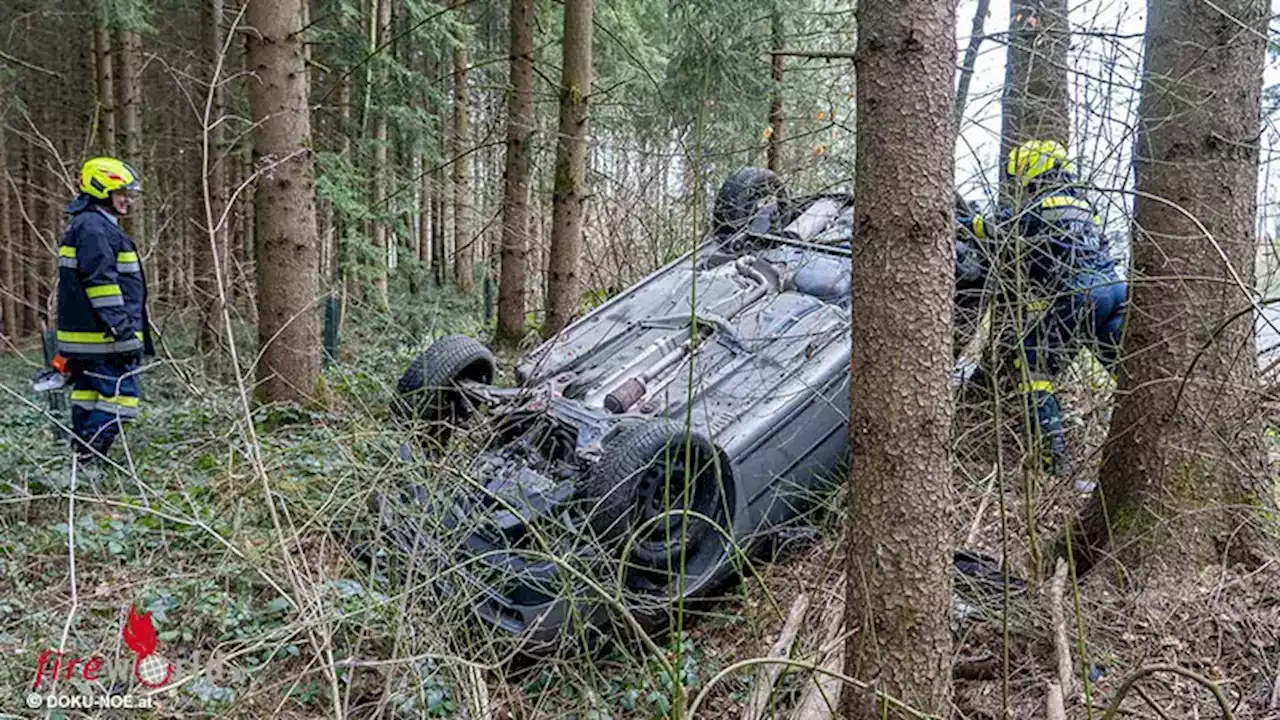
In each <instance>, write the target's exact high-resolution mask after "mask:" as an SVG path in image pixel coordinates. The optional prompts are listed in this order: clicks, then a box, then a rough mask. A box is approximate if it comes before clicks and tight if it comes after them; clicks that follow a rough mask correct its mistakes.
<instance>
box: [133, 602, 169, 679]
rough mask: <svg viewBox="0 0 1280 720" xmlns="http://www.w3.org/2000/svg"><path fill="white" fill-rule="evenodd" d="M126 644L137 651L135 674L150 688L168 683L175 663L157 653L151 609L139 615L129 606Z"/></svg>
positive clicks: (134, 665) (134, 664) (134, 666)
mask: <svg viewBox="0 0 1280 720" xmlns="http://www.w3.org/2000/svg"><path fill="white" fill-rule="evenodd" d="M124 644H125V645H128V646H129V649H130V650H132V651H134V652H135V653H137V655H138V659H137V660H135V661H134V663H133V676H134V677H135V678H136V679H137V680H138V682H140V683H142V684H143V685H145V686H147V687H149V688H158V687H163V686H164V685H166V684H167V683H168V682H169V680H170V679H171V678H172V677H173V663H170V662H169V661H168V660H165V659H164V657H162V656H160V655H158V654H156V645H157V644H158V638H157V637H156V628H155V626H154V625H152V624H151V611H150V610H148V611H147V612H146V613H144V614H142V615H139V614H138V611H137V610H135V609H133V608H129V618H128V619H127V620H125V623H124Z"/></svg>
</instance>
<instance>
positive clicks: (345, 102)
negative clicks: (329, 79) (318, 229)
mask: <svg viewBox="0 0 1280 720" xmlns="http://www.w3.org/2000/svg"><path fill="white" fill-rule="evenodd" d="M340 72H341V73H342V80H341V81H339V83H338V112H339V113H340V114H341V116H342V122H341V123H340V126H341V128H342V131H341V133H340V135H341V137H342V143H341V152H342V158H343V159H344V160H346V161H347V162H353V160H352V157H351V134H352V132H353V131H354V129H353V128H352V126H351V72H350V71H349V70H347V69H346V68H341V69H340ZM334 224H335V228H334V233H333V235H334V238H335V239H334V248H333V276H332V277H331V278H329V280H330V281H331V282H333V283H334V285H335V286H337V285H338V284H339V283H340V282H341V280H342V277H343V271H344V270H345V269H346V265H347V264H348V263H349V259H348V258H344V255H343V253H344V243H345V239H344V237H343V236H344V235H345V234H346V227H347V226H346V222H345V221H344V220H343V219H341V217H338V216H336V214H335V220H334Z"/></svg>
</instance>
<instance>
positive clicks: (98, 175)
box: [80, 157, 142, 200]
mask: <svg viewBox="0 0 1280 720" xmlns="http://www.w3.org/2000/svg"><path fill="white" fill-rule="evenodd" d="M116 190H136V191H138V192H142V182H141V180H139V178H138V173H137V171H135V170H134V169H133V168H131V167H129V166H128V165H127V164H125V163H124V162H122V161H120V160H117V159H115V158H112V157H96V158H93V159H91V160H87V161H85V164H84V165H82V166H80V192H82V193H84V194H86V195H89V196H92V197H96V198H98V199H99V200H106V199H107V197H108V196H109V195H110V194H111V193H112V192H114V191H116Z"/></svg>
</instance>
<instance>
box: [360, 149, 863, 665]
mask: <svg viewBox="0 0 1280 720" xmlns="http://www.w3.org/2000/svg"><path fill="white" fill-rule="evenodd" d="M852 231H853V207H852V197H850V196H849V195H845V194H820V195H812V196H806V197H799V198H789V197H788V196H787V194H786V192H785V190H784V188H783V186H782V184H781V183H780V182H779V180H778V179H777V177H776V176H774V174H773V173H771V172H769V171H768V170H764V169H760V168H747V169H743V170H740V171H738V172H737V173H736V174H734V175H733V176H731V177H730V178H729V179H728V180H727V181H726V182H725V183H724V185H723V186H722V187H721V189H720V191H719V193H718V196H717V198H716V201H715V207H714V210H713V213H712V228H711V232H710V233H709V234H708V236H707V237H706V238H705V240H704V241H703V242H701V243H700V244H699V245H698V246H697V247H696V248H695V249H694V250H693V251H691V252H690V253H688V254H686V255H684V256H683V257H680V258H679V259H677V260H675V261H674V262H672V263H670V264H669V265H667V266H666V267H663V268H661V269H659V270H657V271H655V272H654V273H652V274H651V275H649V276H648V277H647V278H645V279H644V280H642V281H640V282H639V283H637V284H635V285H633V286H632V287H630V288H628V289H626V290H625V291H624V292H622V293H620V294H619V295H617V296H615V297H613V298H612V299H610V300H608V301H607V302H605V303H604V304H603V305H601V306H599V307H597V308H595V309H594V310H592V311H591V312H590V313H588V314H586V315H585V316H583V317H581V318H580V319H578V320H577V321H576V322H574V323H573V324H571V325H569V326H568V327H566V328H565V329H564V330H563V331H562V332H561V333H559V334H558V335H556V336H555V337H554V338H552V339H550V340H548V341H547V342H545V343H543V344H542V345H541V346H540V347H538V348H536V349H535V350H533V351H532V352H530V353H528V354H527V355H526V356H524V357H523V358H521V359H520V360H519V362H518V364H517V366H516V369H515V374H516V380H517V383H516V386H515V387H511V388H500V387H496V386H494V385H493V384H492V383H493V379H494V377H495V371H496V368H495V360H494V357H493V355H492V354H491V353H490V352H489V351H488V350H487V349H486V348H485V347H484V346H483V345H482V344H481V343H479V342H478V341H476V340H474V339H472V338H470V337H466V336H449V337H445V338H442V339H440V340H438V341H436V342H435V343H434V344H432V345H431V346H430V347H429V348H428V349H427V350H426V351H425V352H424V353H423V354H422V355H421V356H419V357H418V358H417V359H416V360H415V361H414V362H413V364H412V365H411V366H410V367H409V368H408V370H407V371H406V372H405V373H404V375H403V377H401V379H400V382H399V385H398V387H397V401H396V410H397V412H398V413H399V414H400V415H402V416H406V417H409V418H412V419H414V420H416V421H418V422H420V423H421V425H420V428H421V429H422V432H421V437H422V438H423V439H424V440H425V441H426V442H425V443H424V445H426V446H436V447H437V449H439V448H440V447H442V446H443V445H444V444H447V442H448V441H449V440H450V438H456V436H457V435H458V434H459V433H460V432H462V433H465V432H471V431H472V430H470V429H468V428H469V427H475V425H476V424H475V422H474V421H475V420H477V417H478V416H479V415H483V416H485V422H484V423H482V425H483V427H484V429H483V432H484V433H486V442H485V443H484V447H483V449H481V450H479V451H478V452H477V453H476V454H475V455H474V456H473V457H472V458H470V459H469V466H468V467H466V468H465V472H466V474H467V475H468V476H469V477H470V478H472V483H473V484H472V485H471V486H470V488H471V489H470V490H469V491H465V492H455V493H453V494H452V496H451V497H450V498H449V499H448V500H447V502H446V503H445V505H446V506H447V507H445V506H441V507H440V508H438V511H439V512H441V513H444V515H445V517H446V520H445V522H446V525H447V527H448V528H450V529H452V530H455V531H456V534H457V535H458V537H457V546H456V550H457V554H458V557H459V559H458V564H459V569H458V571H457V572H455V573H452V574H451V575H450V577H451V578H452V580H451V582H455V583H458V584H460V586H461V585H465V586H467V587H466V590H467V591H468V592H469V593H471V596H472V597H478V598H480V600H479V601H478V602H476V603H475V610H476V612H477V613H478V614H479V615H480V616H481V617H482V618H483V619H484V620H485V621H487V622H488V623H491V624H492V625H495V626H497V627H500V628H502V629H504V630H506V631H509V632H511V633H515V634H517V635H520V636H521V637H523V638H524V639H526V640H528V641H529V642H531V643H533V644H535V645H536V644H545V643H551V642H554V641H555V640H556V639H557V637H558V636H560V635H561V634H562V633H564V632H565V630H566V628H568V627H570V626H572V625H574V624H575V623H585V624H589V625H594V626H596V627H602V626H603V625H604V624H606V623H607V622H609V619H610V618H613V619H614V620H616V619H617V613H616V612H615V611H618V610H625V611H626V612H627V615H629V616H630V617H631V618H633V619H636V618H638V619H639V620H640V622H639V623H638V624H637V623H632V626H636V625H640V626H645V627H647V626H650V625H652V624H657V623H660V622H661V621H662V620H663V619H664V618H666V617H667V612H668V610H669V609H670V608H672V607H674V606H675V605H676V604H677V602H678V601H680V600H683V599H690V598H695V597H698V596H700V595H705V594H706V593H709V592H711V591H712V590H713V589H714V588H716V587H718V586H721V585H722V584H723V583H724V582H725V581H726V580H729V579H730V578H733V577H734V576H736V575H739V574H740V573H742V572H743V567H744V563H745V562H747V558H749V557H750V554H751V550H752V549H753V548H754V547H755V546H757V545H758V544H760V541H762V540H765V539H769V538H770V537H771V536H772V535H773V534H774V533H775V531H776V530H777V529H778V528H782V527H785V526H786V525H787V524H788V523H792V522H794V520H795V519H796V517H797V516H798V515H800V514H801V513H803V512H805V511H806V508H808V507H810V506H812V505H813V503H814V500H815V498H818V497H821V496H822V494H823V492H824V491H826V490H828V489H829V487H830V485H831V484H832V483H833V482H839V481H840V480H841V478H842V477H843V474H842V473H840V472H839V465H840V463H841V462H842V460H843V459H844V457H845V454H846V448H847V445H848V438H847V423H848V412H849V394H848V393H849V385H848V383H849V361H850V302H851V285H852V283H851V272H852V268H851V249H850V245H851V240H852ZM420 494H421V495H423V496H425V495H430V492H429V490H428V491H426V492H425V493H420ZM413 496H414V494H413V493H408V494H407V495H406V496H405V497H399V498H388V497H379V499H378V502H377V507H378V510H379V512H380V513H382V517H383V520H384V522H386V523H388V524H394V523H395V522H396V521H395V519H394V515H395V513H396V512H397V509H398V508H400V509H402V508H404V507H405V506H406V505H407V504H408V503H406V502H405V500H412V499H413ZM418 499H419V500H422V501H423V502H426V500H424V499H423V497H419V498H418ZM431 502H437V503H438V502H439V500H438V499H435V500H432V501H431ZM406 542H409V541H406ZM566 557H571V558H573V561H574V563H576V564H575V565H574V566H573V567H569V566H568V564H567V563H566V562H565V560H564V558H566ZM583 568H586V569H583Z"/></svg>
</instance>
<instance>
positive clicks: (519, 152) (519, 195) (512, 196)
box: [498, 0, 534, 345]
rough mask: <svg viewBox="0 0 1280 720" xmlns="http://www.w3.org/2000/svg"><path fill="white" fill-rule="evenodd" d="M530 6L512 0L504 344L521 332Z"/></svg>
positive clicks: (501, 297)
mask: <svg viewBox="0 0 1280 720" xmlns="http://www.w3.org/2000/svg"><path fill="white" fill-rule="evenodd" d="M533 6H534V3H533V0H511V19H510V24H511V92H510V94H508V96H507V167H506V173H505V181H506V182H505V184H504V185H503V194H502V267H501V271H502V278H501V280H500V281H499V283H498V340H499V342H502V343H506V344H509V345H515V344H516V343H518V342H520V339H521V338H522V337H523V336H524V312H525V311H524V297H525V263H526V258H527V256H528V254H529V154H530V151H531V148H530V145H531V144H532V139H533V23H534V16H533Z"/></svg>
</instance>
